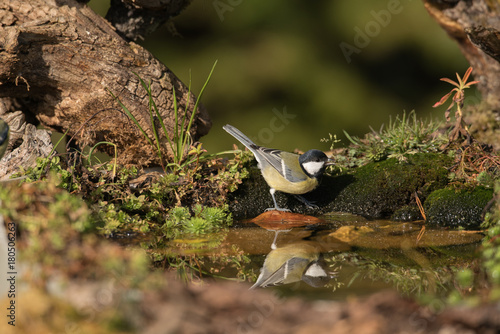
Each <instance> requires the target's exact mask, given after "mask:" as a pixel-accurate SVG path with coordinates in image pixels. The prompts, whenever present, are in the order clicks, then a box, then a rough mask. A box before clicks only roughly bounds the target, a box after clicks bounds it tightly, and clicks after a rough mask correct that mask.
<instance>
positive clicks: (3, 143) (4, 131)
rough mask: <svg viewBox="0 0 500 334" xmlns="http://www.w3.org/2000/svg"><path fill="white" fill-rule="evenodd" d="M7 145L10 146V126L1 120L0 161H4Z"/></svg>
mask: <svg viewBox="0 0 500 334" xmlns="http://www.w3.org/2000/svg"><path fill="white" fill-rule="evenodd" d="M7 145H9V125H7V123H5V121H4V120H3V119H0V159H2V157H3V154H4V153H5V150H6V149H7Z"/></svg>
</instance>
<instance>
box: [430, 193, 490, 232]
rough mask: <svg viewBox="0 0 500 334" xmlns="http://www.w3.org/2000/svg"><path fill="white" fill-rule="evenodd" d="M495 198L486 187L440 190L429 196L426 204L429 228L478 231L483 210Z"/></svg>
mask: <svg viewBox="0 0 500 334" xmlns="http://www.w3.org/2000/svg"><path fill="white" fill-rule="evenodd" d="M492 196H493V190H492V189H487V188H484V187H476V188H474V189H455V188H454V187H448V188H445V189H439V190H436V191H434V192H433V193H432V194H430V195H429V197H428V198H427V200H426V201H425V203H424V209H425V212H426V215H427V224H428V225H429V226H440V227H453V228H465V229H478V228H479V226H480V224H481V222H482V214H483V209H484V208H485V207H486V205H487V204H488V202H489V201H490V200H491V198H492Z"/></svg>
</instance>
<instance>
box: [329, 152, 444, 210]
mask: <svg viewBox="0 0 500 334" xmlns="http://www.w3.org/2000/svg"><path fill="white" fill-rule="evenodd" d="M450 164H451V158H449V157H448V156H445V155H443V154H431V153H428V154H423V153H421V154H415V155H410V156H408V158H407V159H406V161H398V160H397V159H387V160H384V161H380V162H372V163H369V164H367V165H365V166H363V167H360V168H358V169H357V170H356V171H355V172H354V173H353V174H351V175H350V176H351V180H347V179H346V181H348V182H349V183H344V184H337V185H333V186H332V187H333V189H332V192H333V193H336V192H337V191H338V187H339V186H340V187H342V189H341V190H340V191H338V193H337V195H336V198H335V199H334V200H333V201H332V203H331V204H330V209H331V210H332V211H345V212H350V213H355V214H360V215H363V216H367V217H372V218H386V217H390V216H391V215H392V214H393V213H394V212H395V211H396V210H398V209H399V208H401V207H403V206H405V205H407V204H409V203H410V202H411V201H412V195H413V194H414V193H415V192H418V195H419V197H420V199H421V200H423V199H424V198H426V197H427V196H428V195H429V194H430V193H431V192H432V191H434V190H436V189H440V188H443V187H445V186H446V184H447V183H448V170H447V169H446V167H447V166H449V165H450Z"/></svg>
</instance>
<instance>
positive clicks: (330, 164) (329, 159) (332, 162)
mask: <svg viewBox="0 0 500 334" xmlns="http://www.w3.org/2000/svg"><path fill="white" fill-rule="evenodd" d="M332 165H335V162H334V160H333V159H332V158H328V160H327V161H326V164H325V166H332Z"/></svg>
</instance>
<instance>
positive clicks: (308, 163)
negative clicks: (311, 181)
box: [299, 150, 333, 178]
mask: <svg viewBox="0 0 500 334" xmlns="http://www.w3.org/2000/svg"><path fill="white" fill-rule="evenodd" d="M299 163H300V166H301V167H302V169H303V170H304V172H305V173H306V174H307V175H309V176H311V177H315V178H319V177H320V176H321V175H322V174H323V172H324V171H325V168H326V166H328V165H331V164H332V163H333V162H332V160H331V159H329V158H328V157H327V156H326V154H325V153H323V152H322V151H320V150H309V151H307V152H306V153H304V154H302V155H301V156H300V157H299Z"/></svg>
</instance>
